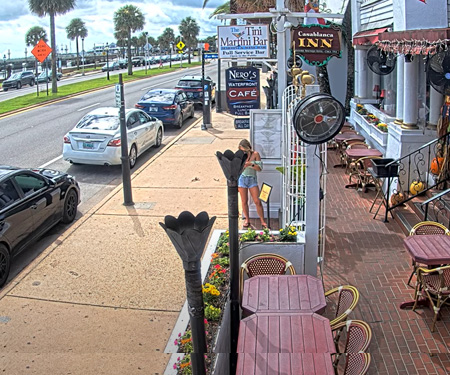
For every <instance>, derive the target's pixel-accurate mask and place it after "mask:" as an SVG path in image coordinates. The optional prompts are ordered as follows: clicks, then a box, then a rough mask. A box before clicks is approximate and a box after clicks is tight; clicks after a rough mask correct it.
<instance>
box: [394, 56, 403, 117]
mask: <svg viewBox="0 0 450 375" xmlns="http://www.w3.org/2000/svg"><path fill="white" fill-rule="evenodd" d="M404 74H405V55H398V57H397V99H396V106H397V107H396V113H395V121H394V124H397V125H401V124H403V100H404V99H403V96H404V95H403V93H404V87H403V82H404Z"/></svg>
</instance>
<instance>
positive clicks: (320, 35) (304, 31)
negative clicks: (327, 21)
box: [292, 25, 342, 66]
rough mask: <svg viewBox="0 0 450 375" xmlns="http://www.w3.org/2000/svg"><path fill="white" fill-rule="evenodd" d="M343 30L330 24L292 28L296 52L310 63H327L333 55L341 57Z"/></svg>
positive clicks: (317, 64)
mask: <svg viewBox="0 0 450 375" xmlns="http://www.w3.org/2000/svg"><path fill="white" fill-rule="evenodd" d="M341 39H342V35H341V30H340V29H339V28H338V27H336V26H329V25H302V26H299V27H296V28H294V29H292V45H293V48H294V54H295V55H300V56H301V58H302V59H303V60H305V61H306V63H308V64H309V65H316V66H322V65H326V64H327V63H328V61H329V60H330V59H331V58H332V57H333V56H336V57H341V54H342V48H341Z"/></svg>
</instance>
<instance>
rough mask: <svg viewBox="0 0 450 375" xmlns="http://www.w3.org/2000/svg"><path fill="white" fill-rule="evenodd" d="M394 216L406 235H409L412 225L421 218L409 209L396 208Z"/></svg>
mask: <svg viewBox="0 0 450 375" xmlns="http://www.w3.org/2000/svg"><path fill="white" fill-rule="evenodd" d="M394 218H395V220H396V221H397V223H399V225H400V228H401V229H402V231H403V233H405V234H406V235H409V232H411V229H412V228H413V226H414V225H416V224H417V223H420V222H421V221H422V219H421V218H420V217H419V216H417V214H416V213H415V212H413V211H412V210H410V209H409V210H408V209H404V210H396V211H395V212H394Z"/></svg>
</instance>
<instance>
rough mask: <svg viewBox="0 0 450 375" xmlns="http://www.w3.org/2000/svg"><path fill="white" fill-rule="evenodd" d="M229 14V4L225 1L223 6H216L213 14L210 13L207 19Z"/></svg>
mask: <svg viewBox="0 0 450 375" xmlns="http://www.w3.org/2000/svg"><path fill="white" fill-rule="evenodd" d="M230 13H231V8H230V2H229V1H227V2H226V3H225V4H222V5H220V6H218V7H217V8H216V9H215V10H214V12H212V13H211V14H210V15H209V18H213V17H216V16H217V15H219V14H230Z"/></svg>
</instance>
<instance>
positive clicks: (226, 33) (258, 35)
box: [217, 25, 269, 59]
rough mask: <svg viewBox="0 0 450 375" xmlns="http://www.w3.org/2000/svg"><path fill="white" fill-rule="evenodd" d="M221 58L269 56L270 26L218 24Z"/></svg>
mask: <svg viewBox="0 0 450 375" xmlns="http://www.w3.org/2000/svg"><path fill="white" fill-rule="evenodd" d="M217 33H218V43H217V44H218V48H219V58H221V59H223V58H227V59H228V58H244V57H245V58H247V57H254V58H267V57H269V26H268V25H243V26H239V25H237V26H218V27H217Z"/></svg>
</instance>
